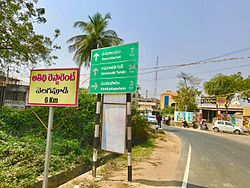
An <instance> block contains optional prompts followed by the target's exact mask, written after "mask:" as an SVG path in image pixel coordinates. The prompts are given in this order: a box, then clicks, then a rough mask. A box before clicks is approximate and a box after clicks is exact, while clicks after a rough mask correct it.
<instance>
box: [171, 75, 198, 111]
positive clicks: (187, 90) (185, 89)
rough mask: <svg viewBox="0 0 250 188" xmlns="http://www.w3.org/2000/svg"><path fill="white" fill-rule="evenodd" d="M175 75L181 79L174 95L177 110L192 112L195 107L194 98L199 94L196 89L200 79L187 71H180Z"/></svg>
mask: <svg viewBox="0 0 250 188" xmlns="http://www.w3.org/2000/svg"><path fill="white" fill-rule="evenodd" d="M177 77H178V78H180V79H181V80H180V82H179V83H178V86H177V87H178V90H177V96H176V97H175V102H176V107H177V110H180V111H189V112H192V111H194V110H195V109H196V108H197V106H196V102H195V98H196V96H197V95H200V94H201V92H200V91H199V90H198V86H199V84H200V82H201V80H200V79H199V78H197V77H195V76H193V75H191V74H187V73H181V74H179V75H177Z"/></svg>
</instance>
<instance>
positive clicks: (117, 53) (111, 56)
mask: <svg viewBox="0 0 250 188" xmlns="http://www.w3.org/2000/svg"><path fill="white" fill-rule="evenodd" d="M131 60H135V61H138V43H132V44H126V45H122V46H114V47H107V48H99V49H95V50H92V51H91V64H92V65H93V64H96V63H97V64H99V63H112V62H119V61H131Z"/></svg>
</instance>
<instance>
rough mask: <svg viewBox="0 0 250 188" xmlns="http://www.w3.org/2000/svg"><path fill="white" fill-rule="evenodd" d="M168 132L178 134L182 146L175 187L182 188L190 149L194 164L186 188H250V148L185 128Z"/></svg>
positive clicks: (173, 128) (191, 166) (170, 128)
mask: <svg viewBox="0 0 250 188" xmlns="http://www.w3.org/2000/svg"><path fill="white" fill-rule="evenodd" d="M167 130H168V131H170V132H173V133H175V134H176V135H177V136H178V137H179V138H180V139H181V140H182V144H183V146H182V147H183V148H182V154H181V159H180V161H179V165H178V168H177V175H176V179H175V181H173V182H174V183H175V186H181V185H182V184H183V183H182V182H183V177H184V171H185V168H186V164H187V156H188V152H189V145H190V146H191V161H190V168H189V173H188V174H189V176H188V184H187V187H189V188H190V187H194V188H199V187H230V188H231V187H239V188H248V187H250V146H249V145H248V144H245V143H244V142H243V143H239V142H236V141H234V140H230V139H226V138H223V137H221V136H217V135H214V134H206V133H204V132H199V131H191V130H188V129H183V128H175V127H169V128H167ZM219 134H220V133H219ZM222 134H223V133H222ZM230 136H235V135H230ZM242 137H244V136H242ZM239 139H241V138H240V137H239Z"/></svg>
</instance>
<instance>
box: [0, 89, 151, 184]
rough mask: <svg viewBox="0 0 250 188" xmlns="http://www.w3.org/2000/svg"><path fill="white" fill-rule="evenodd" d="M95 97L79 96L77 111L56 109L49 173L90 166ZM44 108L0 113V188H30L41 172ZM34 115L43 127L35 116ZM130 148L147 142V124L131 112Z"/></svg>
mask: <svg viewBox="0 0 250 188" xmlns="http://www.w3.org/2000/svg"><path fill="white" fill-rule="evenodd" d="M95 105H96V97H95V95H90V94H89V93H88V91H87V90H81V91H80V93H79V106H78V107H77V108H56V109H55V115H54V125H53V129H52V132H53V133H52V150H51V154H52V155H51V162H50V174H51V175H53V174H57V173H60V172H63V171H68V170H70V169H72V168H74V167H76V166H78V165H80V164H85V165H86V166H88V165H91V160H92V143H93V133H94V122H95ZM48 111H49V109H48V108H47V107H32V108H27V109H24V110H18V109H12V108H7V107H4V108H3V109H2V110H1V111H0V158H1V161H0V169H1V171H0V187H32V186H34V184H35V182H36V179H37V178H38V177H39V176H42V174H43V170H44V155H45V146H46V134H47V130H46V128H45V126H47V119H48ZM34 113H35V114H37V115H38V116H39V117H40V119H41V120H42V121H43V122H44V125H43V124H42V123H41V121H40V120H39V119H38V118H37V117H36V115H35V114H34ZM132 126H133V128H132V131H133V133H132V134H133V146H136V145H139V144H145V143H148V142H149V139H150V137H151V132H150V127H149V124H148V123H147V122H146V120H145V118H144V117H143V116H140V114H139V112H138V111H137V110H136V108H135V107H133V109H132Z"/></svg>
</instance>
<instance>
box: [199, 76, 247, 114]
mask: <svg viewBox="0 0 250 188" xmlns="http://www.w3.org/2000/svg"><path fill="white" fill-rule="evenodd" d="M243 80H244V79H243V77H242V75H241V73H240V72H238V73H237V74H233V75H230V76H226V75H223V74H218V75H216V76H214V77H213V78H212V79H211V80H209V81H208V82H206V83H205V84H204V89H205V92H206V93H207V94H208V95H213V96H221V97H223V96H224V97H226V105H225V107H226V111H227V108H228V104H229V103H230V101H231V100H232V98H233V97H234V95H235V94H236V93H240V92H241V91H242V90H243V88H244V87H243Z"/></svg>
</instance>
